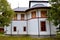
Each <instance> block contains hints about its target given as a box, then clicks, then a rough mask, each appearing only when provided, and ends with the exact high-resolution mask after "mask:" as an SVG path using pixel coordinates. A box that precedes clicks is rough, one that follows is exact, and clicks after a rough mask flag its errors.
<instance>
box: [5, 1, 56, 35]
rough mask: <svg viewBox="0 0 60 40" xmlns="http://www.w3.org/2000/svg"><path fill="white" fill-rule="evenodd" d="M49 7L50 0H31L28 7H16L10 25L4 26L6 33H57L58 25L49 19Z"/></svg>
mask: <svg viewBox="0 0 60 40" xmlns="http://www.w3.org/2000/svg"><path fill="white" fill-rule="evenodd" d="M48 9H50V4H49V1H48V0H30V1H29V7H28V8H27V7H17V8H15V9H14V11H15V13H16V14H15V16H14V17H13V20H12V22H11V24H10V26H8V27H5V28H4V31H5V34H9V35H11V34H12V35H27V34H28V35H56V27H55V26H54V25H53V23H52V22H49V21H48V20H47V14H48Z"/></svg>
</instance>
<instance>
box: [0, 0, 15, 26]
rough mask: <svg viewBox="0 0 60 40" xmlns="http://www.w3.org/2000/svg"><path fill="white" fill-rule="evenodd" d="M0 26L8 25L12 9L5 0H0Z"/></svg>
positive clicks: (12, 13) (12, 12)
mask: <svg viewBox="0 0 60 40" xmlns="http://www.w3.org/2000/svg"><path fill="white" fill-rule="evenodd" d="M1 12H2V15H1V14H0V26H8V25H9V24H10V23H11V20H12V17H13V15H14V11H13V10H12V9H11V8H10V5H9V3H8V2H7V0H0V13H1Z"/></svg>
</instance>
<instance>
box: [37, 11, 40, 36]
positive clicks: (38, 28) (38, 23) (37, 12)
mask: <svg viewBox="0 0 60 40" xmlns="http://www.w3.org/2000/svg"><path fill="white" fill-rule="evenodd" d="M37 11H38V12H37V13H38V37H40V27H39V10H37Z"/></svg>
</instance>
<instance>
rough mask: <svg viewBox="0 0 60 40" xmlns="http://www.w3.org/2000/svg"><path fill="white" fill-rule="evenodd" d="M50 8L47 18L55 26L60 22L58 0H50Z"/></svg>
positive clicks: (59, 4) (59, 2) (59, 3)
mask: <svg viewBox="0 0 60 40" xmlns="http://www.w3.org/2000/svg"><path fill="white" fill-rule="evenodd" d="M50 3H51V9H49V10H48V11H49V13H48V20H49V21H52V22H53V24H54V25H55V26H57V25H58V24H60V1H59V0H50Z"/></svg>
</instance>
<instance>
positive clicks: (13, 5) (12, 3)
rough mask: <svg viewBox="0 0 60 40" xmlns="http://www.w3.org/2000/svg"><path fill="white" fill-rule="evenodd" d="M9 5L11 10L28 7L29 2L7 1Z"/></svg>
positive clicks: (27, 0) (24, 0)
mask: <svg viewBox="0 0 60 40" xmlns="http://www.w3.org/2000/svg"><path fill="white" fill-rule="evenodd" d="M7 1H8V2H9V4H11V7H12V9H14V8H16V7H18V6H19V7H28V6H29V0H7Z"/></svg>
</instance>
